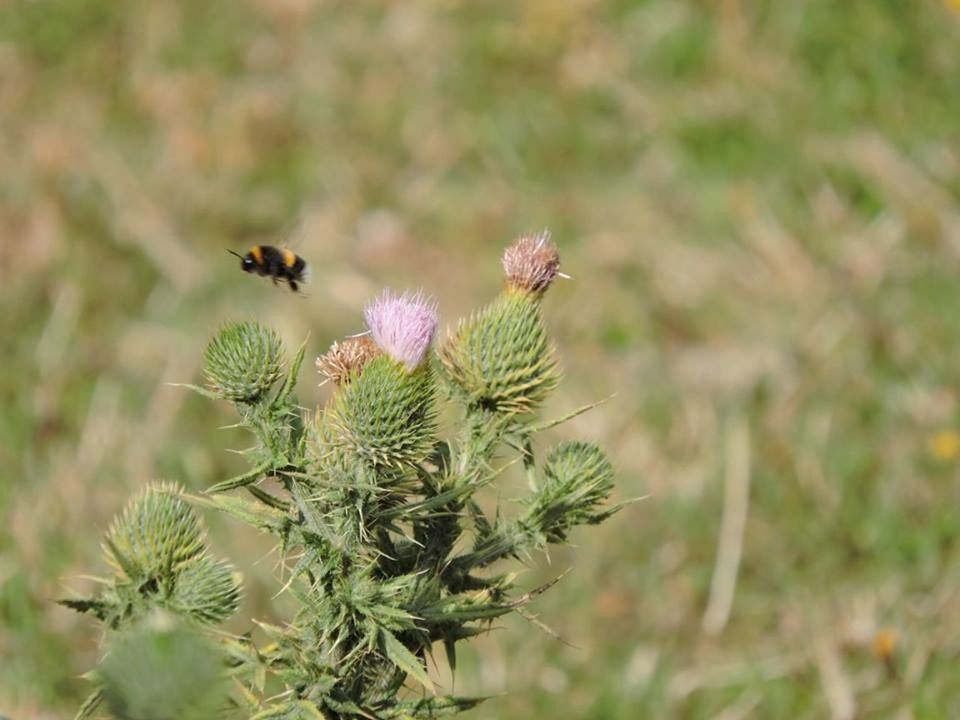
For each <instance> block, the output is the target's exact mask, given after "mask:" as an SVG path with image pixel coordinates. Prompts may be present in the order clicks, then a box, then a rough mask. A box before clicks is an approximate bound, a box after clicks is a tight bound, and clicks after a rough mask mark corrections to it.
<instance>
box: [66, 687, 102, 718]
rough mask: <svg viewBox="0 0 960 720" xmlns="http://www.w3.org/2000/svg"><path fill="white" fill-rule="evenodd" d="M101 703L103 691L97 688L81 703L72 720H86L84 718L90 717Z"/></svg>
mask: <svg viewBox="0 0 960 720" xmlns="http://www.w3.org/2000/svg"><path fill="white" fill-rule="evenodd" d="M101 702H103V691H102V690H100V689H99V688H98V689H97V690H94V691H93V692H92V693H90V695H88V696H87V699H86V700H84V701H83V705H81V706H80V709H79V710H77V714H76V715H74V717H73V720H86V718H89V717H92V716H93V713H94V712H96V710H97V708H98V707H99V706H100V703H101Z"/></svg>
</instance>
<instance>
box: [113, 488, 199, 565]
mask: <svg viewBox="0 0 960 720" xmlns="http://www.w3.org/2000/svg"><path fill="white" fill-rule="evenodd" d="M105 545H106V547H105V554H106V557H107V560H108V561H109V562H110V563H111V564H112V565H114V567H116V568H117V569H118V570H120V571H122V572H123V573H124V574H125V575H127V576H128V577H129V578H130V579H131V580H133V581H143V580H146V579H149V578H155V577H158V576H160V575H163V574H167V573H170V572H172V571H176V569H177V568H178V567H179V566H181V565H183V564H185V563H188V562H190V561H192V560H195V559H196V558H198V557H200V556H201V555H202V554H203V552H204V547H205V539H204V533H203V529H202V528H201V526H200V521H199V520H198V518H197V515H196V513H195V512H194V511H193V508H191V507H190V506H189V505H188V504H187V501H186V500H184V499H183V497H182V496H181V495H180V491H179V489H178V488H177V486H176V485H173V484H172V483H162V484H156V485H151V486H150V487H148V488H147V489H146V490H145V491H144V492H142V493H141V494H140V495H139V496H138V497H137V498H135V499H134V500H133V501H132V502H131V503H130V504H129V505H127V507H126V508H125V509H124V511H123V513H122V514H121V515H120V516H119V517H117V518H116V520H114V522H113V525H112V527H111V528H110V531H109V532H108V533H107V541H106V543H105Z"/></svg>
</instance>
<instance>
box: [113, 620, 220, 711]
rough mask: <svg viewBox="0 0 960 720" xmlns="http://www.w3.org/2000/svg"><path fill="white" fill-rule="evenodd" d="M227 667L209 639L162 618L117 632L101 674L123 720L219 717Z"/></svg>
mask: <svg viewBox="0 0 960 720" xmlns="http://www.w3.org/2000/svg"><path fill="white" fill-rule="evenodd" d="M223 669H224V665H223V658H222V657H221V656H220V653H219V652H218V650H217V648H216V646H215V645H213V644H212V643H211V642H210V641H209V640H207V639H206V638H203V637H202V636H200V635H198V634H196V633H194V632H191V631H190V630H189V629H188V628H186V627H184V626H182V625H172V626H171V625H170V623H168V622H166V621H165V620H163V619H160V620H154V621H152V622H148V623H146V624H145V625H144V626H139V627H137V628H134V629H132V630H130V631H129V632H125V633H122V634H120V635H118V636H116V637H115V638H113V639H112V641H111V642H110V644H109V646H108V651H107V654H106V657H105V658H104V660H103V662H102V663H101V664H100V667H99V668H98V670H97V676H98V677H99V679H100V681H101V683H102V687H103V690H102V694H103V698H104V700H105V704H106V706H107V707H108V708H109V710H110V712H111V713H113V715H114V717H116V718H120V719H121V720H214V719H215V718H218V719H219V718H222V717H224V708H225V707H226V702H227V698H226V693H225V687H224V685H225V684H224V682H223V675H224V673H223Z"/></svg>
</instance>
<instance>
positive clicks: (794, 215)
mask: <svg viewBox="0 0 960 720" xmlns="http://www.w3.org/2000/svg"><path fill="white" fill-rule="evenodd" d="M958 43H960V14H958V13H957V12H956V11H954V10H952V9H951V5H950V3H945V4H942V3H938V2H936V1H935V0H930V1H929V2H924V3H912V4H909V3H902V2H897V1H895V0H886V1H883V2H881V1H877V2H869V3H867V2H861V3H835V2H828V1H827V0H809V1H808V2H795V3H782V2H756V3H747V2H738V1H737V0H730V1H726V2H720V1H718V2H706V0H704V1H701V2H696V1H694V0H686V1H684V0H674V1H669V0H650V1H649V2H634V1H630V2H628V1H627V0H616V1H615V0H608V1H606V2H604V1H603V0H596V1H590V0H576V1H574V2H569V3H545V2H539V1H538V0H524V1H523V2H490V3H466V2H424V3H375V2H340V1H334V2H326V3H320V2H309V1H307V0H302V1H296V0H257V1H251V2H249V3H236V2H228V1H227V0H212V1H211V2H206V3H195V2H169V3H152V2H147V1H146V0H140V1H137V0H134V1H133V2H127V3H116V2H112V1H111V0H44V1H42V2H20V3H16V2H14V3H12V4H10V3H8V4H6V5H2V6H0V77H3V78H4V81H3V83H2V85H0V167H3V172H2V173H0V307H2V312H0V330H2V332H0V351H2V357H3V358H4V360H5V368H4V372H3V373H2V374H0V408H2V409H0V463H2V465H0V467H2V468H3V476H2V478H0V509H2V512H0V517H3V518H4V522H3V524H2V526H0V664H2V667H3V672H0V713H3V714H6V715H9V716H10V717H11V718H14V719H16V718H28V717H61V716H66V715H67V714H68V713H69V712H70V711H71V710H72V709H74V708H75V707H76V706H77V704H78V703H79V701H80V700H81V699H82V696H83V692H84V683H83V682H82V681H81V680H80V679H79V677H78V676H79V674H80V673H82V672H84V671H86V670H88V669H89V668H90V667H91V666H92V664H93V663H94V662H95V660H96V655H97V651H98V648H97V638H96V635H95V632H94V630H93V628H91V627H90V625H89V624H88V623H87V622H86V621H85V620H84V619H82V618H79V617H74V616H73V615H71V614H70V612H69V611H67V610H65V609H63V608H59V607H57V606H56V605H54V603H53V600H54V599H55V598H56V597H57V596H59V595H60V594H62V593H63V592H64V591H65V590H64V588H65V587H67V586H70V587H76V588H79V589H82V588H83V586H84V583H85V581H84V580H83V579H82V578H81V577H80V576H81V575H83V574H86V573H91V572H97V571H99V570H100V569H102V568H100V566H99V565H98V562H99V561H98V559H97V554H98V542H99V539H100V536H101V534H102V532H103V530H104V529H105V528H106V525H107V523H108V522H109V518H110V517H111V516H112V515H113V513H115V512H116V511H117V510H118V509H119V508H120V507H121V506H122V504H123V502H124V500H125V498H126V497H127V496H128V495H129V494H131V493H132V492H134V491H135V490H136V489H137V488H139V487H141V486H142V485H143V484H144V483H145V482H147V481H148V480H150V479H153V478H156V477H163V478H167V479H175V480H178V481H180V482H182V483H184V484H186V485H187V486H189V487H193V488H202V487H204V486H207V485H209V484H212V483H213V482H216V481H217V480H219V479H222V478H224V477H227V476H228V474H230V473H232V472H233V471H235V470H236V469H237V468H238V463H237V461H236V459H235V458H233V457H232V456H230V455H229V454H228V453H226V452H224V451H223V448H226V447H243V446H244V443H245V439H244V438H243V437H242V436H238V435H236V434H235V433H233V432H232V431H224V430H219V431H218V430H216V428H217V427H218V426H221V425H225V424H227V423H229V422H230V415H229V413H228V412H227V411H226V410H225V409H224V408H219V407H217V406H213V405H211V404H210V403H207V402H204V401H201V400H199V399H197V398H193V397H190V396H188V395H186V394H184V393H183V392H181V391H179V390H177V389H175V388H171V387H169V386H168V385H166V383H168V382H177V381H182V382H190V381H192V380H195V379H196V376H197V371H198V363H199V360H200V354H201V349H202V345H203V342H204V341H205V339H206V337H207V335H208V334H209V333H210V332H211V331H212V330H213V329H214V328H216V327H217V326H219V324H220V323H222V322H223V321H224V320H226V319H230V318H238V317H240V318H242V317H248V316H251V315H253V316H256V317H258V318H260V319H262V320H264V321H266V322H269V323H272V324H275V325H276V326H277V327H278V329H279V330H280V331H281V332H282V334H283V336H284V337H285V338H286V340H287V342H288V345H291V346H292V345H295V344H296V343H298V342H299V340H300V339H301V338H302V337H303V336H304V335H306V334H307V333H308V332H309V333H310V338H311V340H310V342H311V348H310V351H311V353H312V354H318V353H320V352H322V351H323V350H324V349H325V348H326V346H327V344H328V343H329V342H330V341H331V340H333V339H335V338H337V337H340V336H342V335H344V334H347V333H351V332H355V331H356V330H357V329H358V328H359V326H360V308H361V306H362V303H363V302H364V300H365V299H367V298H369V297H370V296H371V295H372V294H373V293H374V292H375V291H376V289H378V288H379V287H380V286H382V285H385V284H390V283H392V284H396V285H399V286H411V285H420V284H422V285H424V286H425V287H426V288H428V289H429V291H430V292H432V293H434V294H436V295H437V296H438V297H439V299H440V301H441V307H442V309H443V313H444V317H445V320H447V321H451V320H453V319H455V318H456V316H457V315H458V314H459V313H462V312H464V311H466V310H468V309H470V308H472V307H474V306H475V305H477V304H479V303H480V302H482V301H483V300H485V299H486V298H488V297H489V296H491V295H492V294H493V292H494V291H495V289H496V288H497V286H498V283H499V278H498V272H499V271H498V265H497V254H498V252H499V249H500V248H501V247H502V246H503V244H505V243H506V242H507V241H508V240H509V239H510V238H511V237H512V236H513V235H515V234H516V233H518V232H520V231H524V230H529V229H538V228H540V227H543V226H545V225H546V226H549V227H551V228H552V229H553V230H554V233H555V237H556V238H557V240H558V242H559V244H560V246H561V252H562V254H563V257H564V268H565V269H566V270H567V271H568V272H570V273H571V274H572V275H573V276H574V278H575V280H574V281H573V282H571V283H565V284H562V285H560V286H559V287H558V288H557V289H556V291H555V292H551V296H550V297H549V298H548V302H547V307H546V312H547V317H548V320H549V322H550V324H551V327H552V329H553V330H554V332H555V334H556V337H557V341H558V344H559V345H560V349H561V354H562V357H563V360H564V366H565V369H566V382H565V383H564V384H563V385H562V386H561V390H560V391H559V393H558V395H557V398H556V400H555V402H554V403H553V405H552V406H551V408H550V412H553V413H561V412H563V411H565V410H568V409H570V408H573V407H575V406H577V405H579V404H582V403H584V402H587V401H590V400H593V399H596V398H598V397H604V396H607V395H609V394H610V393H611V392H614V391H616V393H617V396H616V397H615V398H614V399H613V400H612V401H611V402H609V403H607V404H606V405H605V406H604V407H602V408H601V409H599V410H597V411H595V412H594V413H593V414H592V415H591V416H587V417H586V418H583V419H578V420H577V421H575V426H574V427H573V428H571V429H570V434H571V435H589V436H591V437H592V438H594V439H597V440H599V441H601V442H602V443H603V444H604V445H605V446H606V448H607V449H608V450H609V451H610V454H611V456H612V457H613V458H614V460H615V462H616V464H617V466H618V468H619V483H620V484H619V494H620V496H621V497H624V498H626V497H632V496H638V495H648V497H647V499H646V500H644V501H643V502H640V503H638V504H635V505H632V506H630V507H629V508H628V509H626V510H624V511H623V512H622V513H621V514H620V515H618V516H617V517H616V518H615V519H614V520H613V521H611V522H610V523H609V525H607V526H605V527H603V528H601V529H600V530H597V531H595V532H582V533H580V534H579V535H578V536H577V537H576V538H575V541H576V542H577V547H575V548H573V549H571V550H569V551H566V552H563V553H560V554H558V555H554V556H553V557H552V559H551V565H550V566H549V567H539V568H538V569H536V570H534V571H531V572H530V573H529V582H530V583H531V585H533V584H534V583H536V582H537V581H539V580H541V579H546V578H548V577H550V576H551V575H552V574H554V573H556V572H557V571H559V570H562V569H565V568H567V567H568V566H571V565H572V567H573V568H574V570H573V572H572V573H571V574H570V575H568V576H567V577H566V578H565V579H564V580H563V582H562V583H561V584H560V585H559V586H558V588H557V589H555V590H554V591H553V592H552V593H549V594H547V595H545V596H544V597H543V598H542V599H541V600H540V601H539V602H538V604H537V608H536V609H537V611H538V613H539V616H540V618H541V619H542V620H543V621H544V622H546V623H547V624H548V625H550V626H551V627H553V628H555V629H556V630H557V631H558V632H559V633H560V634H561V635H562V637H563V638H564V640H565V641H566V643H560V642H557V641H555V640H553V639H552V638H550V637H549V636H547V635H546V634H543V633H541V632H540V631H538V630H537V629H536V628H534V627H533V626H532V625H529V624H526V623H524V622H522V621H518V622H510V623H507V624H506V626H505V627H504V628H503V629H501V630H498V631H496V632H494V633H492V634H491V635H490V636H489V637H487V638H484V639H483V640H481V641H479V642H478V643H477V644H476V646H475V648H474V649H473V650H471V651H470V652H468V653H467V654H466V656H465V657H464V658H463V660H462V664H463V673H462V675H461V676H460V677H459V678H458V680H457V683H456V689H457V690H458V691H459V692H464V693H472V692H478V693H488V694H492V695H494V696H496V697H495V698H494V699H493V700H491V701H490V703H489V704H488V706H487V707H486V708H485V709H481V710H479V711H476V712H474V713H473V716H475V717H486V716H488V715H492V716H497V717H503V718H531V717H554V718H567V717H570V718H574V717H576V718H580V717H583V718H598V719H599V718H603V719H617V718H624V719H626V718H635V717H666V718H669V717H677V718H681V717H682V718H710V717H714V716H717V715H718V714H719V713H721V712H724V711H725V710H728V711H730V714H729V715H727V717H730V716H736V715H735V714H734V713H735V712H736V711H737V710H739V711H740V712H741V713H742V715H740V716H751V713H752V716H755V717H811V718H813V717H828V716H831V713H836V712H838V710H837V706H836V703H837V702H838V700H836V697H838V693H839V696H846V697H848V698H850V699H852V701H853V702H854V704H855V705H856V707H857V712H858V714H857V717H864V718H867V717H877V718H880V717H890V716H893V715H894V714H895V713H896V712H898V711H900V710H901V709H906V710H907V711H908V712H911V713H912V716H913V717H918V718H939V717H944V718H946V717H949V716H950V713H951V712H952V708H955V707H956V706H957V703H958V702H960V682H958V681H957V679H956V678H957V674H956V672H955V664H956V657H957V653H958V652H960V639H958V638H960V625H958V623H957V622H956V621H955V618H957V617H960V615H958V613H957V610H958V605H957V603H958V601H957V591H958V589H960V569H958V561H960V549H958V547H957V541H956V538H957V531H958V529H960V513H958V511H957V508H958V507H960V504H958V500H960V486H958V483H957V480H958V477H960V475H958V467H960V465H958V463H960V457H957V455H956V452H952V453H951V452H946V453H944V452H941V453H940V454H939V455H937V454H936V453H932V452H931V449H930V440H931V438H932V437H933V436H934V435H935V434H936V433H938V432H941V431H960V428H958V424H960V411H958V397H957V391H956V384H957V378H958V373H957V368H958V364H957V361H956V359H955V358H956V355H957V349H958V344H960V321H958V318H960V314H958V313H957V312H956V308H957V307H958V306H960V255H958V251H957V247H958V245H957V233H958V232H960V148H958V145H957V140H956V137H957V136H956V127H957V118H958V117H960V93H958V89H960V86H958V78H960V54H958V53H957V52H956V48H957V47H958V46H960V45H958ZM297 218H300V220H301V221H302V226H301V230H300V231H298V232H296V233H295V237H294V239H293V241H292V242H294V244H295V245H296V246H297V248H298V250H299V251H300V252H301V253H302V254H303V255H305V256H306V257H307V258H308V259H310V260H312V261H313V263H314V265H315V266H316V269H317V272H316V275H317V277H316V278H315V282H314V284H313V285H312V286H311V288H310V290H309V297H307V299H302V298H299V297H294V296H290V295H289V294H286V293H285V292H283V291H281V290H279V289H275V288H273V287H271V286H270V285H269V283H260V282H257V281H256V280H255V279H254V278H250V277H245V276H242V275H241V274H240V273H239V271H238V270H237V269H236V267H235V263H234V261H233V260H232V259H230V258H229V257H228V256H226V253H224V251H223V249H224V248H225V247H233V248H243V247H245V246H246V245H248V244H251V243H252V242H255V241H260V240H275V241H276V240H280V239H283V238H284V237H285V236H286V235H288V234H289V233H290V232H291V231H292V228H293V226H294V225H295V220H296V219H297ZM308 375H309V373H305V374H304V377H303V379H302V381H301V387H300V394H301V397H302V398H303V401H304V403H305V404H308V405H309V404H314V403H316V402H319V401H320V400H321V399H322V398H323V391H321V390H317V389H316V388H315V381H314V380H313V379H312V378H310V377H309V376H308ZM741 419H743V421H744V422H746V424H747V426H748V428H749V435H750V467H751V489H750V505H749V512H748V516H747V520H746V525H745V532H744V535H743V557H742V562H741V565H740V571H739V575H738V579H737V585H736V592H735V596H734V602H733V606H732V611H731V614H730V618H729V621H728V622H727V624H726V626H725V627H724V628H723V630H722V632H721V633H720V634H719V635H716V636H711V635H709V634H707V633H705V632H704V631H703V629H702V624H701V621H702V617H703V613H704V610H705V608H706V605H707V602H708V597H709V593H710V584H711V578H712V577H713V574H714V562H715V555H716V548H717V542H718V540H717V538H718V535H719V531H720V524H721V520H720V518H721V516H722V512H723V505H724V488H723V485H724V478H725V472H724V466H725V452H726V450H725V448H726V439H727V435H728V432H729V429H730V428H731V427H733V426H734V425H735V424H736V423H737V422H739V421H740V420H741ZM560 436H561V435H560V433H558V435H557V437H560ZM208 520H209V521H210V524H211V525H212V526H213V533H214V537H215V540H216V544H217V545H218V548H217V550H218V552H219V553H220V554H223V555H227V556H229V557H230V558H231V559H232V560H233V561H234V562H235V563H236V564H237V565H238V566H239V567H240V568H242V569H243V571H244V572H245V574H246V579H247V583H246V584H247V591H248V592H247V598H246V601H245V606H244V608H243V609H242V610H241V612H240V613H239V617H240V618H241V620H242V618H249V617H251V616H255V617H265V616H268V615H269V613H270V612H271V610H270V602H269V598H270V596H271V595H272V593H273V592H274V590H275V584H274V580H273V578H272V564H273V560H272V558H267V559H265V560H260V559H261V558H262V557H263V556H264V555H265V554H266V553H267V552H268V550H269V547H268V546H264V545H263V544H262V542H261V540H260V539H258V538H251V537H249V536H247V535H246V534H244V533H241V532H238V529H237V528H236V527H234V526H232V525H231V524H230V523H229V522H226V521H223V520H221V519H218V518H208ZM258 560H260V562H257V561H258ZM281 616H282V612H281ZM241 620H238V621H237V623H236V624H235V625H234V629H237V630H243V629H245V627H246V626H245V625H244V624H243V622H242V621H241ZM881 628H889V629H891V630H893V631H894V632H895V633H896V637H897V645H896V651H895V655H894V657H893V659H892V662H893V665H894V666H895V667H894V670H892V671H891V670H888V669H887V668H886V667H885V665H884V663H883V662H882V661H881V660H880V659H879V658H878V657H877V656H876V655H875V654H874V652H873V649H872V644H873V640H874V636H875V635H876V633H877V632H878V631H879V630H880V629H881ZM831 663H833V664H832V665H831ZM831 668H832V669H831ZM836 668H839V671H837V670H836ZM825 677H828V678H830V679H828V680H827V681H825V680H824V678H825ZM837 678H839V680H837ZM831 693H833V694H832V695H831ZM831 697H833V698H834V699H833V700H832V701H831V699H830V698H831ZM831 702H832V703H833V704H832V705H831Z"/></svg>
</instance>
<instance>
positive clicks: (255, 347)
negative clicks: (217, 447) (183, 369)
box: [203, 322, 283, 403]
mask: <svg viewBox="0 0 960 720" xmlns="http://www.w3.org/2000/svg"><path fill="white" fill-rule="evenodd" d="M282 357H283V349H282V346H281V343H280V337H279V336H278V335H277V333H276V332H274V331H273V330H271V329H269V328H265V327H263V326H262V325H260V324H258V323H255V322H235V323H228V324H227V325H224V327H223V328H222V329H221V330H220V332H218V333H217V334H216V335H214V336H213V338H212V339H211V340H210V342H209V343H208V344H207V348H206V350H204V353H203V370H204V374H205V375H206V376H207V383H208V384H209V387H210V390H212V391H213V393H214V394H216V395H219V396H220V397H222V398H224V399H226V400H233V401H234V402H240V403H255V402H257V401H259V400H260V399H262V398H263V397H264V396H265V395H266V394H267V393H268V392H269V391H270V388H272V387H273V385H274V384H275V383H276V382H277V380H279V379H280V375H281V372H282V369H281V362H282Z"/></svg>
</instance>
